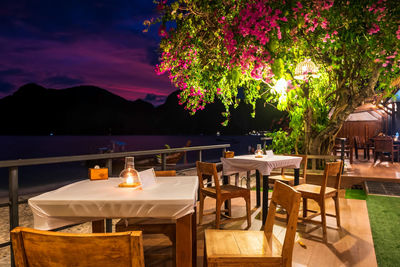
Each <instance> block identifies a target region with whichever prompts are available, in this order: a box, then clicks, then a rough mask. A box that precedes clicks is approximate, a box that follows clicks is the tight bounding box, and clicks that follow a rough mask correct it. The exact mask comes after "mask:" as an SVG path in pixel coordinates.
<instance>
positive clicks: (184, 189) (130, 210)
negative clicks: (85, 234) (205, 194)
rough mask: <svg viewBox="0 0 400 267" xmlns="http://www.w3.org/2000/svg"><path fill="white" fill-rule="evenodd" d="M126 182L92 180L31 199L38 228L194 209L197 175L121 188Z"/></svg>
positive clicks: (175, 214)
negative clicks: (149, 184)
mask: <svg viewBox="0 0 400 267" xmlns="http://www.w3.org/2000/svg"><path fill="white" fill-rule="evenodd" d="M122 181H123V180H122V179H120V178H109V179H108V180H99V181H90V180H89V179H88V180H84V181H80V182H76V183H73V184H70V185H67V186H64V187H61V188H59V189H57V190H54V191H50V192H47V193H44V194H41V195H39V196H36V197H33V198H31V199H29V201H28V203H29V206H30V207H31V209H32V212H33V217H34V227H35V228H36V229H41V230H50V229H55V228H58V227H62V226H66V225H71V224H76V223H82V222H86V221H93V220H96V219H103V218H128V217H146V218H149V217H150V218H168V219H177V218H180V217H182V216H185V215H187V214H190V213H193V212H194V207H195V203H196V199H197V187H198V178H197V176H176V177H157V178H156V181H157V184H156V185H154V186H152V187H150V188H146V189H144V190H137V189H133V188H121V187H118V184H120V183H121V182H122Z"/></svg>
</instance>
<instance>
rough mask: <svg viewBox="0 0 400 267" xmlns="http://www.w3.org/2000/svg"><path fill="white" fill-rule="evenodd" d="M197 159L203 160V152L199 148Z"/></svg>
mask: <svg viewBox="0 0 400 267" xmlns="http://www.w3.org/2000/svg"><path fill="white" fill-rule="evenodd" d="M199 161H203V153H202V151H201V150H199Z"/></svg>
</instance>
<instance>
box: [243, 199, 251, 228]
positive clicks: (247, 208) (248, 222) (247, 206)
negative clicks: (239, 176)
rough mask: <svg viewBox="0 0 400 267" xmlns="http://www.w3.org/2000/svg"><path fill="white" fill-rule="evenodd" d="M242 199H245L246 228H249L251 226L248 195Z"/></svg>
mask: <svg viewBox="0 0 400 267" xmlns="http://www.w3.org/2000/svg"><path fill="white" fill-rule="evenodd" d="M244 200H245V201H246V213H247V228H250V226H251V213H250V195H249V196H247V197H246V198H245V199H244Z"/></svg>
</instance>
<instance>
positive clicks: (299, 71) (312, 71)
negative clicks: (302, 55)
mask: <svg viewBox="0 0 400 267" xmlns="http://www.w3.org/2000/svg"><path fill="white" fill-rule="evenodd" d="M319 76H320V75H319V74H318V67H317V65H315V63H314V62H312V61H311V59H305V60H304V61H302V62H300V63H299V64H298V65H297V66H296V69H295V71H294V78H295V79H297V80H305V79H306V78H308V77H313V78H318V77H319Z"/></svg>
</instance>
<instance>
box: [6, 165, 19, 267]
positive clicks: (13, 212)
mask: <svg viewBox="0 0 400 267" xmlns="http://www.w3.org/2000/svg"><path fill="white" fill-rule="evenodd" d="M8 195H9V203H8V205H9V211H10V214H9V215H10V231H11V230H12V229H14V228H15V227H17V226H18V225H19V217H18V167H10V168H9V174H8ZM10 240H11V234H10ZM10 258H11V266H13V267H14V266H15V263H14V253H13V250H12V245H11V246H10Z"/></svg>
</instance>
